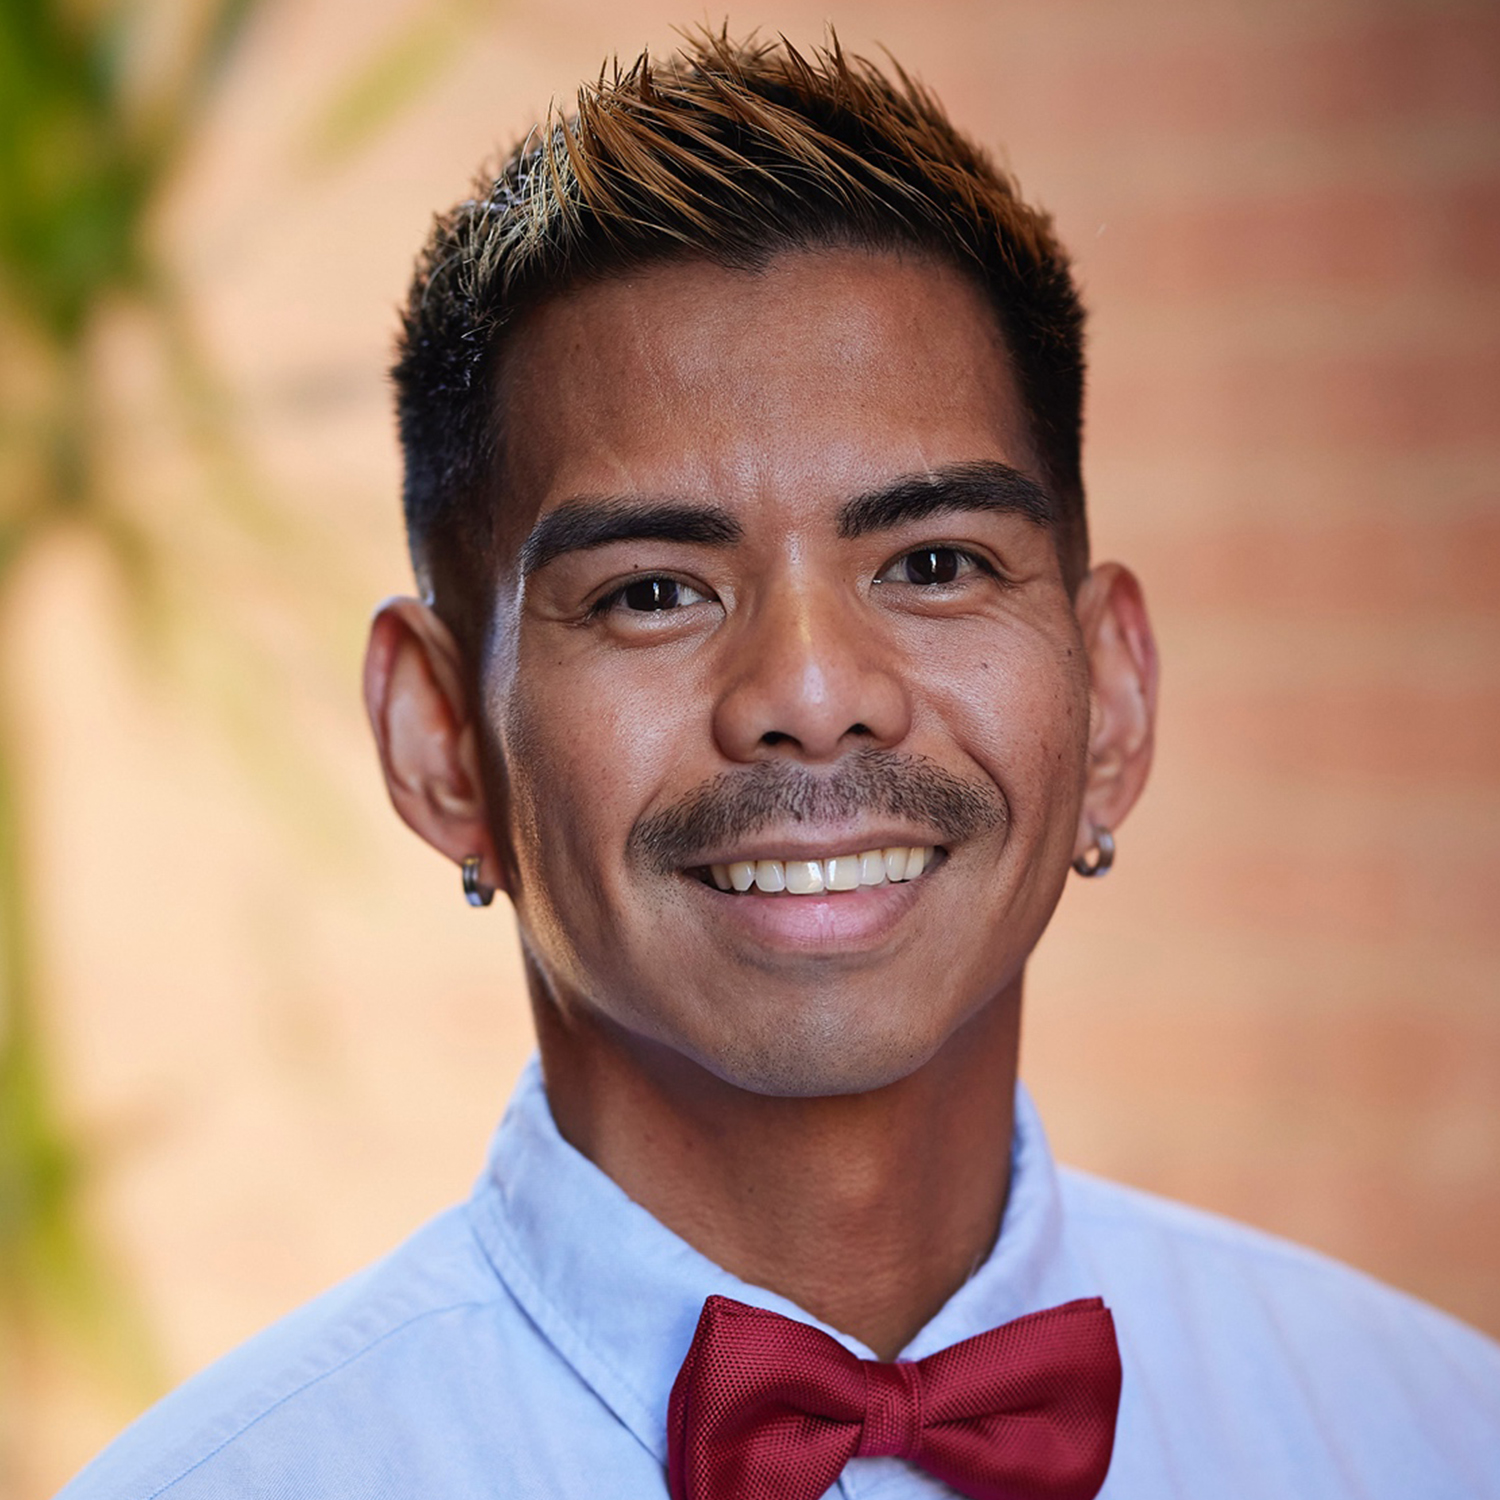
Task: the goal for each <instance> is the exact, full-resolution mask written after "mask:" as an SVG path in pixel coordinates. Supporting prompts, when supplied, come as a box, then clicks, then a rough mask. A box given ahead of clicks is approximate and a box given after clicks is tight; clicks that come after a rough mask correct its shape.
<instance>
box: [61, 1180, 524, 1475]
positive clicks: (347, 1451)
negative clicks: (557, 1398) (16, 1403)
mask: <svg viewBox="0 0 1500 1500" xmlns="http://www.w3.org/2000/svg"><path fill="white" fill-rule="evenodd" d="M523 1324H524V1320H523V1319H522V1318H521V1316H520V1314H519V1312H518V1311H517V1310H516V1308H515V1306H514V1304H513V1303H512V1302H511V1300H510V1298H509V1294H508V1293H507V1292H506V1290H505V1287H504V1285H503V1283H502V1282H501V1281H500V1280H499V1279H498V1278H497V1276H496V1275H495V1273H494V1271H493V1269H492V1268H491V1267H490V1266H489V1264H488V1262H487V1261H486V1259H485V1257H484V1253H483V1250H482V1249H481V1247H480V1245H479V1243H478V1241H477V1240H476V1238H475V1236H474V1235H473V1233H472V1232H471V1230H470V1228H469V1222H468V1215H467V1210H466V1209H463V1208H456V1209H453V1210H451V1211H449V1212H448V1213H446V1214H444V1215H442V1216H441V1217H439V1218H438V1219H435V1220H434V1221H433V1222H432V1223H430V1224H428V1225H427V1226H426V1227H425V1228H424V1229H422V1230H420V1231H418V1233H417V1234H415V1235H413V1236H412V1238H411V1239H409V1240H408V1241H407V1242H406V1243H405V1244H403V1245H402V1246H400V1247H399V1248H398V1249H397V1250H395V1251H393V1252H392V1253H391V1254H390V1255H389V1256H387V1257H385V1259H383V1260H381V1261H379V1262H377V1263H376V1264H375V1265H373V1266H371V1267H369V1268H368V1269H367V1270H365V1271H363V1272H361V1273H359V1274H358V1275H356V1276H354V1277H353V1278H351V1279H350V1280H348V1281H346V1282H344V1283H343V1284H342V1285H340V1286H338V1287H335V1288H334V1289H333V1290H332V1291H329V1292H327V1293H325V1294H324V1295H323V1296H321V1297H319V1298H317V1299H316V1300H314V1301H313V1302H310V1303H309V1304H307V1305H306V1306H305V1307H303V1308H301V1309H299V1310H298V1311H297V1312H294V1313H292V1314H291V1315H290V1316H289V1317H287V1318H285V1319H283V1320H282V1321H281V1322H279V1323H277V1324H275V1325H273V1326H272V1327H271V1328H268V1329H267V1330H266V1331H265V1332H263V1333H261V1334H259V1335H257V1336H256V1337H255V1338H253V1339H251V1340H250V1341H249V1342H248V1343H247V1344H244V1345H243V1346H241V1347H240V1348H239V1349H236V1350H235V1351H233V1352H232V1353H230V1354H229V1355H227V1356H226V1357H225V1358H223V1359H221V1360H219V1361H218V1362H217V1363H216V1364H214V1365H211V1366H210V1367H209V1368H208V1369H206V1370H204V1371H203V1372H202V1373H201V1374H199V1375H197V1376H196V1377H194V1378H193V1379H192V1380H190V1381H188V1382H187V1383H186V1384H185V1385H183V1386H182V1387H180V1388H179V1389H178V1390H176V1391H174V1392H173V1393H172V1394H171V1395H170V1396H168V1397H167V1398H166V1399H165V1400H163V1401H161V1402H160V1403H159V1404H158V1405H156V1406H155V1407H153V1408H152V1409H151V1410H150V1411H148V1412H147V1413H146V1414H145V1415H144V1416H143V1417H142V1418H140V1420H139V1421H137V1422H136V1423H135V1424H134V1425H133V1426H132V1427H130V1428H129V1429H128V1430H127V1431H126V1432H125V1433H124V1434H122V1436H121V1437H120V1438H119V1439H117V1440H116V1442H115V1443H113V1444H112V1445H111V1446H110V1447H109V1448H107V1449H106V1450H105V1451H104V1452H103V1453H102V1454H100V1456H99V1457H98V1458H96V1459H95V1460H94V1462H93V1463H92V1464H90V1465H89V1466H88V1467H87V1468H86V1469H84V1470H83V1472H82V1473H81V1474H79V1475H78V1477H77V1478H76V1479H74V1480H73V1482H72V1483H71V1484H70V1485H68V1486H67V1487H66V1488H65V1489H64V1491H63V1492H62V1495H61V1496H60V1497H59V1500H96V1497H99V1500H102V1497H105V1496H108V1497H109V1500H148V1497H156V1496H170V1497H172V1500H189V1497H192V1500H199V1497H207V1496H221V1495H222V1496H229V1495H243V1494H246V1493H274V1494H276V1495H278V1496H288V1497H289V1496H292V1495H299V1496H300V1495H309V1496H311V1495H322V1496H337V1495H345V1494H347V1495H353V1494H361V1493H373V1492H376V1490H380V1491H381V1492H384V1491H385V1486H387V1485H388V1484H389V1483H390V1479H391V1473H390V1463H391V1462H392V1460H393V1456H394V1459H395V1461H396V1462H397V1463H398V1465H399V1464H400V1463H402V1462H404V1461H405V1460H403V1459H401V1457H400V1455H401V1454H402V1453H406V1454H410V1455H412V1456H413V1457H414V1456H415V1455H416V1454H418V1453H420V1452H422V1450H426V1449H429V1448H431V1447H432V1446H434V1445H438V1446H441V1444H442V1441H443V1435H444V1427H445V1420H444V1413H449V1414H451V1412H452V1409H453V1403H452V1399H451V1397H452V1387H453V1385H454V1384H455V1381H456V1380H457V1378H458V1372H463V1374H464V1376H465V1377H466V1378H472V1379H474V1380H476V1381H477V1383H478V1385H479V1386H480V1387H481V1388H483V1386H484V1383H485V1381H486V1380H487V1379H494V1378H496V1376H497V1372H501V1378H504V1374H503V1372H508V1373H509V1378H512V1379H519V1380H524V1379H526V1378H527V1377H528V1376H532V1377H534V1376H535V1374H536V1373H537V1371H536V1370H535V1369H528V1360H530V1361H531V1363H532V1364H533V1365H534V1364H536V1363H537V1362H539V1361H542V1360H545V1358H546V1350H545V1346H541V1345H538V1344H537V1343H536V1342H535V1341H531V1342H530V1343H528V1342H527V1341H526V1340H525V1338H524V1337H521V1338H519V1339H518V1338H517V1336H516V1335H517V1330H518V1326H519V1325H523ZM446 1425H451V1415H450V1416H449V1418H448V1420H447V1423H446ZM450 1446H453V1447H461V1444H455V1445H450ZM450 1459H451V1461H452V1462H454V1463H457V1464H460V1465H461V1464H462V1463H463V1461H464V1455H463V1454H462V1453H451V1454H450ZM375 1473H378V1474H379V1475H380V1480H379V1482H378V1483H376V1484H375V1485H374V1487H373V1488H371V1487H369V1481H371V1480H373V1479H374V1475H375ZM395 1492H399V1490H398V1491H395Z"/></svg>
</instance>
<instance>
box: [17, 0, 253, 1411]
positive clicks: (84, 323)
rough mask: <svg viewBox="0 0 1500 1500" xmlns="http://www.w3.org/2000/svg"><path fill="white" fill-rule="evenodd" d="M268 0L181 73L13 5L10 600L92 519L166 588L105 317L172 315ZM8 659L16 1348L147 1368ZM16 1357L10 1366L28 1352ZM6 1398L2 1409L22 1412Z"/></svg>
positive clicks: (237, 14)
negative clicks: (131, 454) (188, 179)
mask: <svg viewBox="0 0 1500 1500" xmlns="http://www.w3.org/2000/svg"><path fill="white" fill-rule="evenodd" d="M255 3H256V0H215V3H213V4H211V5H209V6H207V7H205V8H204V9H203V10H202V11H201V13H199V14H198V15H197V16H196V18H195V19H196V27H195V29H194V30H193V32H192V34H191V35H189V36H187V37H185V38H184V39H183V42H182V45H181V46H180V47H179V48H178V60H177V61H176V63H175V65H172V66H170V67H169V68H167V69H166V70H165V72H164V74H163V76H158V77H152V78H148V79H145V80H143V79H142V78H141V77H139V76H138V75H139V69H138V68H137V67H136V64H135V59H136V58H137V57H138V56H139V53H140V48H139V43H140V40H141V35H142V27H143V24H144V21H145V19H146V17H145V15H144V13H143V12H141V11H140V10H138V9H135V8H132V7H130V6H127V5H124V4H115V5H112V6H110V7H108V8H106V9H99V8H95V9H92V10H89V9H84V8H82V7H72V8H69V7H66V6H64V5H62V4H59V3H48V0H5V4H4V5H3V6H0V361H3V363H4V365H5V371H4V381H5V384H4V385H3V386H0V399H5V400H6V403H7V405H8V406H9V407H10V408H11V410H10V411H8V412H7V414H6V417H5V422H4V425H3V427H0V612H3V611H4V610H5V608H6V606H7V605H8V603H9V595H10V593H11V590H12V588H13V585H14V582H15V580H16V578H17V576H18V574H19V572H20V570H21V568H22V566H23V565H24V563H25V562H26V560H27V559H28V557H29V556H30V554H31V553H32V552H33V551H34V550H35V549H36V548H37V546H38V545H39V544H40V543H42V542H43V541H44V540H45V539H46V538H47V537H48V535H49V534H50V533H51V532H52V531H53V530H55V529H56V528H57V527H59V526H62V525H67V526H70V527H74V528H77V527H80V526H81V527H83V528H85V529H87V530H88V531H89V532H90V533H92V534H93V535H94V536H95V537H96V539H97V540H98V541H99V542H100V543H102V545H103V546H104V547H105V549H106V550H107V551H108V552H109V553H110V555H111V556H113V557H114V559H115V561H116V562H117V564H118V565H119V569H120V573H121V576H122V578H123V579H124V580H125V581H126V584H127V587H128V588H129V589H131V590H132V591H134V592H135V593H137V594H141V593H143V592H145V591H147V590H148V589H149V580H150V576H151V571H152V552H151V546H150V544H149V542H147V540H146V539H145V538H144V537H143V536H142V535H141V533H140V530H139V528H138V527H137V526H136V525H135V524H134V522H133V521H132V520H131V518H130V517H129V515H128V514H127V513H126V512H125V510H124V509H123V508H122V507H121V506H120V505H119V504H118V503H117V501H116V499H115V497H113V496H112V495H111V494H110V493H108V490H107V487H106V486H105V485H104V483H103V482H102V480H101V468H100V465H99V463H98V462H97V458H98V447H99V444H100V443H101V442H102V441H103V440H104V438H103V435H102V433H103V429H102V426H101V422H100V420H99V418H100V412H101V408H102V407H103V405H104V404H105V403H104V400H103V393H102V392H101V391H100V389H99V388H98V384H99V380H100V377H99V375H98V374H97V372H96V369H95V364H94V361H93V360H92V359H91V352H92V351H91V342H92V339H93V337H94V335H95V333H96V332H97V327H98V323H99V320H100V318H101V316H102V315H103V314H104V313H105V312H106V310H108V309H109V308H111V307H113V306H117V305H118V304H120V303H121V302H122V301H123V302H136V303H139V304H141V305H143V306H145V307H147V308H149V309H151V310H152V312H153V315H154V316H155V317H157V318H158V319H159V320H162V321H164V322H165V321H167V320H168V319H169V312H170V307H171V298H170V295H169V293H168V291H167V286H168V278H167V277H166V276H165V274H164V272H163V268H162V267H161V265H160V264H159V261H158V258H157V255H156V252H155V250H154V248H153V245H152V241H151V224H150V216H151V213H152V210H153V208H154V206H155V203H156V201H157V199H158V198H159V196H160V194H161V192H162V189H163V187H164V186H165V184H166V183H167V181H168V179H169V177H170V175H171V174H172V172H173V170H174V169H175V168H176V166H177V164H178V161H179V158H180V157H181V155H182V153H183V151H184V149H185V148H186V146H187V144H188V142H189V140H190V139H191V135H192V131H193V129H194V126H195V124H196V123H197V120H198V117H199V115H200V113H201V111H202V109H203V107H204V105H205V103H206V101H207V100H208V98H209V95H210V92H211V89H212V86H213V83H214V81H215V79H216V77H217V76H218V73H219V70H220V68H221V67H222V65H223V63H224V62H225V60H226V59H227V58H228V56H229V55H230V53H231V51H232V49H233V47H234V44H235V41H236V40H237V38H238V37H239V36H240V34H241V31H242V29H243V26H244V23H245V22H246V20H247V19H248V17H249V15H250V13H251V11H252V10H253V8H254V5H255ZM8 665H9V663H6V662H0V1289H3V1291H0V1355H3V1356H9V1355H11V1353H12V1352H13V1350H14V1349H15V1348H16V1347H18V1346H24V1345H26V1344H28V1343H30V1342H33V1340H34V1335H35V1333H36V1327H35V1325H36V1324H37V1323H38V1322H39V1321H40V1320H48V1319H51V1320H54V1321H60V1322H61V1323H62V1324H64V1325H68V1326H71V1327H72V1328H74V1329H75V1330H76V1331H79V1332H81V1333H83V1334H84V1336H85V1337H86V1339H87V1341H88V1342H89V1343H90V1345H91V1346H93V1347H95V1348H96V1349H99V1350H101V1351H105V1352H108V1353H116V1352H118V1350H119V1349H120V1348H122V1347H126V1346H128V1347H129V1350H130V1353H129V1357H128V1362H129V1363H130V1364H132V1365H133V1366H134V1367H135V1368H136V1369H137V1370H139V1369H140V1368H142V1367H143V1366H144V1363H145V1362H144V1356H143V1351H142V1349H141V1347H140V1340H139V1338H138V1336H137V1335H135V1333H134V1332H133V1329H134V1326H135V1320H134V1318H133V1316H132V1315H131V1312H130V1309H129V1308H128V1306H127V1304H126V1301H125V1299H124V1298H123V1297H122V1296H121V1295H120V1294H119V1292H118V1291H117V1290H116V1288H115V1286H114V1282H113V1278H112V1277H111V1275H110V1274H109V1271H108V1268H107V1265H106V1262H105V1259H104V1257H103V1256H102V1255H101V1254H100V1253H99V1251H98V1249H97V1247H96V1246H95V1245H94V1243H93V1240H92V1239H91V1237H90V1235H89V1233H88V1230H87V1226H86V1224H85V1222H84V1221H83V1218H82V1216H81V1213H80V1210H79V1194H78V1189H79V1187H80V1185H81V1183H82V1180H83V1175H84V1167H85V1158H84V1153H83V1152H82V1151H81V1150H80V1149H79V1147H78V1145H77V1144H76V1143H75V1142H74V1141H73V1140H71V1139H70V1137H69V1135H68V1132H67V1130H66V1129H65V1128H64V1125H63V1123H62V1113H61V1109H60V1106H59V1101H58V1099H57V1097H56V1092H55V1088H54V1086H53V1082H52V1078H53V1075H52V1072H51V1070H50V1069H49V1067H48V1064H47V1050H46V1036H45V1028H44V1026H43V1014H42V992H43V984H42V978H41V974H42V965H41V963H40V962H39V955H38V953H37V951H36V936H35V934H36V928H35V925H34V922H33V920H32V915H33V914H32V911H31V907H32V904H33V903H32V901H31V895H30V890H29V887H28V871H29V868H30V866H29V864H28V861H27V859H26V857H25V855H26V843H27V839H26V829H25V813H26V800H25V798H24V797H23V795H22V787H21V785H20V767H21V762H20V756H19V749H18V744H17V736H16V733H15V721H16V717H17V715H16V713H15V711H14V705H13V699H14V688H13V685H12V679H11V677H10V675H9V674H8V673H6V672H5V671H4V668H5V667H6V666H8ZM14 1363H15V1361H14V1359H13V1358H9V1357H6V1358H4V1359H3V1360H0V1372H3V1369H4V1367H5V1366H6V1365H13V1364H14ZM4 1404H5V1402H4V1399H3V1397H0V1405H4Z"/></svg>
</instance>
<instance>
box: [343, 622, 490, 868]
mask: <svg viewBox="0 0 1500 1500" xmlns="http://www.w3.org/2000/svg"><path fill="white" fill-rule="evenodd" d="M364 690H365V711H366V713H367V714H368V715H369V719H370V728H371V730H372V731H373V733H374V735H375V744H376V747H377V749H378V751H379V754H380V766H381V770H382V772H383V773H384V775H385V783H386V788H387V790H388V791H389V793H390V798H391V803H392V805H393V806H394V807H395V809H396V811H397V812H398V813H399V814H400V816H401V818H402V821H403V822H405V823H406V825H407V826H408V827H409V828H411V829H412V831H413V832H415V833H416V834H418V835H419V836H420V837H421V838H423V839H425V840H426V841H427V843H429V844H431V845H432V847H433V848H434V849H436V850H438V852H439V853H441V854H444V855H446V856H447V857H448V858H449V859H451V860H453V861H454V863H455V864H458V865H460V866H463V865H464V862H465V861H466V860H470V859H473V858H476V857H477V859H478V860H479V865H478V870H477V879H478V880H480V881H482V882H483V884H484V885H485V886H486V887H493V888H496V889H505V888H506V881H505V878H504V871H503V869H502V867H501V862H500V860H499V859H498V858H497V857H496V850H495V846H494V840H493V837H492V835H491V832H490V816H489V805H488V799H487V795H486V789H485V778H484V772H483V766H482V764H481V759H480V749H479V726H478V725H477V724H476V723H475V721H474V718H473V714H472V710H471V706H470V693H469V691H468V687H467V684H466V680H465V672H464V663H463V658H462V655H461V653H460V651H459V648H458V645H457V643H456V642H455V640H454V638H453V636H452V634H451V632H450V631H449V630H448V628H447V626H446V625H444V624H443V622H442V621H441V620H440V619H439V618H438V616H437V615H436V614H435V613H434V612H433V611H432V610H431V609H430V608H428V606H427V605H425V604H422V603H421V602H419V601H418V600H416V599H391V600H387V601H386V603H384V604H383V605H381V607H380V608H379V610H377V611H376V614H375V618H374V619H373V620H372V621H371V624H370V640H369V645H368V648H367V650H366V653H365V673H364Z"/></svg>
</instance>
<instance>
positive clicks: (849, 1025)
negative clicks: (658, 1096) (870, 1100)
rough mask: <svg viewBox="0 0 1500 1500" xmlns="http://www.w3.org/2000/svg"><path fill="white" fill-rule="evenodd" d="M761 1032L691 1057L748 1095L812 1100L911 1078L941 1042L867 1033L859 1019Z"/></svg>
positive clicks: (819, 1020) (822, 1019) (808, 1020)
mask: <svg viewBox="0 0 1500 1500" xmlns="http://www.w3.org/2000/svg"><path fill="white" fill-rule="evenodd" d="M777 1023H778V1024H775V1025H773V1026H770V1027H768V1028H767V1031H766V1033H765V1034H764V1035H745V1034H743V1033H741V1034H739V1035H736V1036H734V1037H730V1038H724V1039H718V1040H717V1042H716V1044H714V1045H712V1046H709V1047H706V1048H701V1049H694V1053H693V1055H694V1057H695V1060H696V1061H697V1062H698V1063H699V1065H700V1066H702V1067H704V1068H706V1069H707V1070H708V1071H709V1072H710V1073H712V1074H714V1076H715V1077H717V1078H720V1079H722V1080H723V1081H724V1082H725V1083H728V1084H731V1085H733V1086H734V1087H735V1088H740V1089H744V1090H745V1091H746V1092H747V1093H751V1094H764V1095H766V1096H768V1097H773V1098H782V1099H818V1098H826V1097H829V1096H831V1095H836V1094H868V1093H873V1092H874V1091H875V1090H877V1089H883V1088H887V1087H889V1086H890V1085H891V1084H893V1083H899V1082H900V1081H901V1080H902V1079H903V1078H906V1077H909V1076H910V1075H911V1074H912V1073H915V1072H916V1071H917V1069H919V1068H920V1067H922V1066H923V1064H924V1063H927V1062H929V1061H930V1060H931V1059H932V1057H933V1056H934V1055H935V1054H936V1053H937V1052H938V1050H939V1049H940V1047H941V1045H942V1039H941V1038H933V1037H931V1036H928V1035H925V1034H918V1033H917V1032H916V1031H915V1030H897V1029H896V1028H891V1027H884V1028H872V1027H870V1026H869V1025H868V1024H867V1022H865V1020H864V1019H863V1018H860V1019H857V1020H856V1019H853V1018H850V1017H848V1016H827V1015H823V1016H810V1015H806V1014H804V1015H802V1016H800V1017H798V1018H797V1019H796V1020H795V1021H792V1022H787V1021H786V1020H785V1018H782V1017H778V1018H777Z"/></svg>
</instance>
